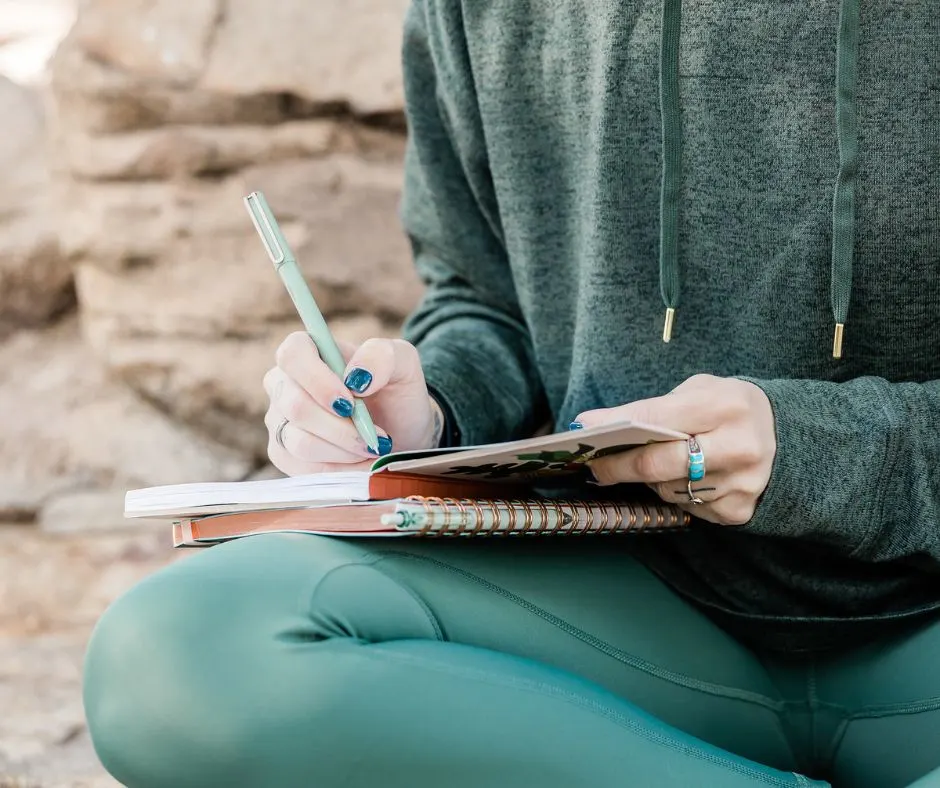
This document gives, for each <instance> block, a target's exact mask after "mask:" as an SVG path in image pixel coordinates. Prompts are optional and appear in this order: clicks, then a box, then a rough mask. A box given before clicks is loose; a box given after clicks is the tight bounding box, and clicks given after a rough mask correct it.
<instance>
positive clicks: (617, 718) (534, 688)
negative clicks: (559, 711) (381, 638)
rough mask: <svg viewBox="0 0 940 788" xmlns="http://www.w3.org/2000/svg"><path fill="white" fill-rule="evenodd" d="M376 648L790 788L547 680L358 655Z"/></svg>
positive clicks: (422, 663)
mask: <svg viewBox="0 0 940 788" xmlns="http://www.w3.org/2000/svg"><path fill="white" fill-rule="evenodd" d="M379 652H382V656H381V659H382V660H383V661H388V660H389V659H393V660H397V661H399V662H405V663H410V664H412V665H417V666H420V667H422V668H424V669H430V670H434V671H437V672H438V673H449V674H451V675H455V676H460V677H462V678H467V679H476V680H477V681H482V682H484V683H488V684H492V685H497V686H503V687H511V688H513V689H518V690H523V691H526V692H533V693H536V694H539V695H544V696H546V697H553V698H557V699H559V700H561V701H564V702H566V703H568V704H570V705H573V706H578V707H580V708H582V709H584V710H586V711H590V712H592V713H594V714H597V715H598V716H601V717H604V718H605V719H607V720H610V721H611V722H613V723H614V724H616V725H619V726H620V727H622V728H626V729H628V730H630V731H632V732H633V733H635V734H636V735H638V736H640V737H642V738H644V739H646V740H647V741H650V742H653V743H654V744H658V745H660V746H662V747H665V748H667V749H669V750H674V751H679V752H682V753H683V754H685V755H687V756H689V757H691V758H696V759H698V760H703V761H708V762H709V763H713V764H715V765H716V766H721V767H723V768H726V769H728V770H730V771H734V772H737V773H738V774H741V775H744V776H746V777H752V778H755V779H757V780H760V781H761V782H763V783H764V784H765V785H775V786H780V787H781V788H792V786H793V782H791V781H789V780H782V779H780V778H778V777H775V776H773V775H769V774H766V773H764V772H761V771H758V770H757V769H754V768H752V767H750V766H748V765H747V764H743V763H739V762H737V761H734V760H731V759H730V758H727V757H723V756H721V755H716V754H713V753H711V752H708V751H706V750H704V749H698V748H695V747H691V746H689V745H687V744H683V743H682V742H681V741H676V740H675V739H672V738H670V737H668V736H665V735H663V734H660V733H657V732H655V731H653V730H650V729H649V728H648V727H647V726H646V725H643V724H642V723H640V722H638V721H637V720H633V719H630V718H629V717H626V716H624V715H623V714H621V713H620V712H618V711H616V710H615V709H612V708H610V707H609V706H605V705H604V704H602V703H599V702H598V701H595V700H591V699H589V698H586V697H583V696H580V695H577V694H575V693H573V692H569V691H568V690H564V689H561V688H559V687H555V686H552V685H551V684H547V683H545V682H541V681H539V682H536V681H532V680H528V679H520V678H508V677H506V676H494V675H493V674H491V673H487V672H485V671H482V670H473V669H468V668H458V667H453V666H450V665H444V664H441V663H440V662H431V661H430V660H427V659H421V658H419V657H415V656H412V655H406V654H401V653H397V652H394V651H389V650H388V649H386V648H383V647H382V645H381V644H378V645H375V646H372V647H370V648H369V650H368V651H360V652H359V655H360V656H363V657H366V658H369V659H379V656H378V653H379ZM686 735H688V734H686ZM703 746H711V745H707V744H705V742H703ZM789 774H792V775H793V776H794V777H795V778H796V784H797V785H800V786H802V785H813V783H812V782H804V781H805V780H806V778H805V777H803V775H800V774H796V773H795V772H790V773H789Z"/></svg>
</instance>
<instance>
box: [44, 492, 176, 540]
mask: <svg viewBox="0 0 940 788" xmlns="http://www.w3.org/2000/svg"><path fill="white" fill-rule="evenodd" d="M125 492H126V491H125V490H123V489H113V490H85V491H82V492H76V493H65V494H64V495H59V496H56V497H55V498H53V499H52V500H51V501H50V502H49V503H47V504H46V505H45V506H43V507H42V509H41V510H40V512H39V517H38V525H39V528H40V529H41V530H42V531H44V532H45V533H49V534H89V533H94V532H111V531H116V532H119V531H145V530H146V529H148V528H153V529H163V533H167V532H168V529H169V528H170V527H171V525H172V523H171V521H169V520H151V519H131V518H127V517H124V493H125Z"/></svg>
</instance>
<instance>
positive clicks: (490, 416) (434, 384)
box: [418, 342, 532, 446]
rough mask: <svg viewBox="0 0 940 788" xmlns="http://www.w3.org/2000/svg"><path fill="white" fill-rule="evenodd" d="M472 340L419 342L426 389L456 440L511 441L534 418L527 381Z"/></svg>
mask: <svg viewBox="0 0 940 788" xmlns="http://www.w3.org/2000/svg"><path fill="white" fill-rule="evenodd" d="M470 344H471V343H466V344H464V343H461V345H459V346H453V345H451V344H450V343H444V342H434V343H427V345H419V346H418V350H419V353H420V354H421V365H422V368H423V369H424V378H425V382H426V383H427V387H428V390H429V391H432V392H434V395H435V399H437V401H438V402H439V403H440V404H441V410H442V411H444V412H445V413H447V411H448V410H449V418H450V420H451V424H452V430H453V434H454V435H457V436H459V437H458V438H457V440H458V441H459V445H461V446H474V445H480V444H485V443H493V442H496V441H504V440H510V439H512V438H514V437H516V436H517V435H518V434H519V433H520V431H522V430H521V429H520V427H521V428H523V430H524V428H525V427H526V426H527V425H528V424H529V423H530V422H531V421H532V414H531V412H530V407H529V402H528V397H527V396H526V394H527V391H528V389H527V387H526V385H525V381H524V380H523V379H521V378H520V377H519V376H518V373H516V374H513V371H512V370H510V369H507V368H499V367H498V366H494V363H493V359H492V358H489V359H487V357H486V355H485V353H483V352H482V351H480V350H478V349H474V348H472V347H471V346H469V345H470Z"/></svg>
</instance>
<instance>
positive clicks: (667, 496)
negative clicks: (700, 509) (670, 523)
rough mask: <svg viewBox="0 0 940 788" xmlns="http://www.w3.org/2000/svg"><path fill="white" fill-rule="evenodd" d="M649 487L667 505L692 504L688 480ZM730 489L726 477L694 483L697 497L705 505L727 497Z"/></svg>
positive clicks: (659, 483) (693, 489) (693, 487)
mask: <svg viewBox="0 0 940 788" xmlns="http://www.w3.org/2000/svg"><path fill="white" fill-rule="evenodd" d="M648 486H649V487H650V488H651V489H652V490H653V492H655V493H656V494H657V495H658V496H659V497H660V498H662V499H663V500H664V501H666V502H667V503H679V504H685V503H691V500H690V499H689V480H688V479H670V480H669V481H668V482H657V483H655V484H650V485H648ZM728 489H729V487H728V480H727V478H726V477H725V476H724V475H721V476H718V477H716V478H709V479H703V480H702V481H699V482H692V492H693V493H694V494H695V497H696V498H698V499H699V500H700V501H703V502H705V503H714V502H715V501H717V500H718V499H719V498H721V497H722V496H724V495H727V491H728Z"/></svg>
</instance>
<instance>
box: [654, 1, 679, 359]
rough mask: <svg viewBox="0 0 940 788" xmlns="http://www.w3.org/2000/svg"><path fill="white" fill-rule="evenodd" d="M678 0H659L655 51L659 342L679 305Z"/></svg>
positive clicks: (669, 331)
mask: <svg viewBox="0 0 940 788" xmlns="http://www.w3.org/2000/svg"><path fill="white" fill-rule="evenodd" d="M681 21H682V0H663V27H662V38H661V40H660V52H659V108H660V114H661V117H662V150H663V152H662V156H663V174H662V186H661V189H660V197H659V289H660V292H661V293H662V296H663V303H664V304H665V305H666V324H665V326H664V327H663V342H668V341H669V340H670V339H672V324H673V320H674V319H675V315H676V308H677V307H678V306H679V260H678V257H679V187H680V184H681V181H682V118H681V115H680V107H679V32H680V29H681Z"/></svg>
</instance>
